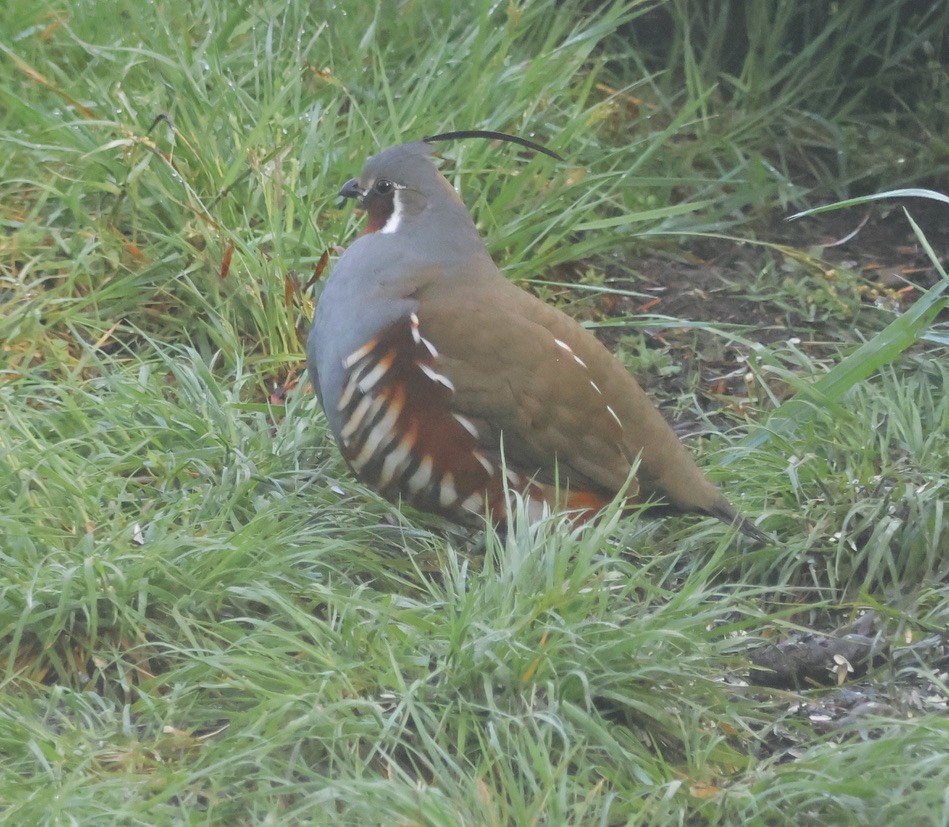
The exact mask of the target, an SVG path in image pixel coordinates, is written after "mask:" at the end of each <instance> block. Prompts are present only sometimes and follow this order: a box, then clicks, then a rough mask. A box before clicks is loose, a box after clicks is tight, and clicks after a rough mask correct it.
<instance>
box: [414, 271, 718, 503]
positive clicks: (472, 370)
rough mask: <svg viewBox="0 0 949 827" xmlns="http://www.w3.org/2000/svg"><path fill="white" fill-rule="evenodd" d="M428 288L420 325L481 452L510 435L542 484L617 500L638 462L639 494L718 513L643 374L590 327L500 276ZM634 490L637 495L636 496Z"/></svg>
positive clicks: (513, 455)
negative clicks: (639, 379)
mask: <svg viewBox="0 0 949 827" xmlns="http://www.w3.org/2000/svg"><path fill="white" fill-rule="evenodd" d="M471 285H472V286H470V287H466V286H463V285H462V286H460V287H455V286H454V284H453V286H452V288H450V289H449V288H446V287H445V285H444V283H443V282H435V283H432V284H431V285H429V286H428V288H427V289H426V291H425V293H424V294H423V295H420V296H419V298H420V301H421V307H422V308H424V313H423V317H422V318H421V329H422V330H423V331H424V332H425V335H426V336H428V337H429V338H430V339H431V340H432V341H433V342H434V343H435V346H436V347H437V348H438V349H439V352H440V360H439V365H440V368H439V369H440V370H441V371H442V372H443V373H444V374H445V375H446V376H448V377H450V379H451V381H452V383H453V385H454V387H455V393H454V397H453V401H452V404H453V406H454V407H455V409H456V410H457V411H458V412H459V413H462V414H463V415H464V416H466V417H468V418H470V419H472V420H473V421H475V422H477V423H478V425H479V429H480V431H481V433H482V441H481V444H482V447H483V448H484V449H485V450H491V448H492V446H491V445H490V444H488V441H489V440H486V439H485V437H487V436H490V440H495V450H496V440H497V439H498V435H499V434H500V433H501V432H503V434H504V450H505V455H506V459H507V461H508V462H509V463H510V464H511V465H512V466H513V467H515V468H517V470H518V471H520V472H522V473H524V474H528V475H530V474H532V473H537V474H539V475H540V477H539V478H541V479H543V480H544V481H546V482H550V481H552V480H553V477H554V474H555V470H556V472H557V473H559V479H560V483H561V485H563V484H564V483H566V484H568V485H569V486H570V487H571V488H575V489H576V488H590V489H592V490H595V491H599V492H602V493H605V494H606V495H607V496H611V495H612V494H613V493H615V492H616V491H618V490H619V489H620V487H621V486H622V485H623V484H624V483H625V481H626V479H627V476H628V474H629V471H630V467H631V463H632V462H633V460H634V459H635V458H636V457H637V456H640V457H641V460H640V462H641V464H640V471H639V481H640V484H641V486H642V493H643V495H644V496H645V495H651V494H653V493H658V494H660V495H663V496H664V497H666V499H667V500H668V501H669V502H671V503H672V504H673V505H674V506H676V507H677V508H681V509H683V510H698V511H705V512H707V513H712V509H713V508H715V507H719V506H720V505H721V503H722V502H724V499H723V497H722V495H721V493H720V492H719V491H718V489H717V488H715V486H713V485H712V484H711V483H709V482H708V480H706V479H705V477H704V475H703V474H702V472H701V471H700V470H699V468H698V467H697V466H696V464H695V462H694V461H693V460H692V457H691V455H690V454H689V453H688V451H687V450H686V449H685V447H684V446H683V445H682V443H681V442H680V441H679V440H678V438H677V437H676V436H675V433H674V432H673V431H672V429H671V428H670V427H669V425H668V423H666V421H665V420H664V419H663V417H662V415H661V414H660V413H659V412H658V411H657V410H656V408H655V406H654V405H653V404H652V401H651V400H650V399H649V397H648V396H647V395H646V394H645V392H644V391H643V390H642V389H641V388H640V387H639V385H638V384H637V383H636V381H635V380H634V379H633V378H632V376H630V375H629V373H627V372H626V370H625V369H624V368H623V367H622V366H621V365H620V364H619V363H618V362H617V361H616V359H614V358H613V356H612V355H611V354H610V353H609V351H607V350H606V348H605V347H603V345H601V344H600V343H599V342H598V341H597V340H596V338H595V337H594V336H592V334H590V333H589V332H587V331H585V330H583V329H582V328H581V327H580V326H579V325H578V324H577V323H576V322H575V321H573V320H572V319H570V318H569V317H568V316H566V315H565V314H563V313H562V312H560V311H559V310H556V309H555V308H552V307H550V306H549V305H547V304H545V303H544V302H542V301H540V300H538V299H536V298H534V297H533V296H531V295H530V294H528V293H526V292H525V291H523V290H521V289H520V288H518V287H516V286H514V285H513V284H511V283H510V282H508V281H507V280H506V279H504V278H503V276H501V275H500V274H497V280H492V285H491V286H492V289H491V291H490V292H489V293H488V294H489V295H491V296H492V297H493V299H494V303H493V304H492V305H491V306H487V305H485V303H484V301H483V297H484V295H485V294H486V293H485V291H484V284H483V282H482V283H480V284H478V283H477V281H475V280H472V282H471ZM636 493H637V492H635V491H631V492H630V494H636Z"/></svg>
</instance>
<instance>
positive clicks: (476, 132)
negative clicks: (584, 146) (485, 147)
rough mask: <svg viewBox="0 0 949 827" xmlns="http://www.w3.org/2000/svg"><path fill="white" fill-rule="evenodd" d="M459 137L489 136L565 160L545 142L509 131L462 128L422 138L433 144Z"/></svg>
mask: <svg viewBox="0 0 949 827" xmlns="http://www.w3.org/2000/svg"><path fill="white" fill-rule="evenodd" d="M459 138H487V139H488V140H489V141H507V143H509V144H519V145H520V146H525V147H527V148H528V149H533V150H534V151H535V152H543V153H544V155H549V156H550V157H551V158H556V159H557V160H558V161H563V158H561V157H560V156H559V155H558V154H557V153H556V152H554V151H553V150H552V149H547V147H545V146H544V145H543V144H538V143H535V142H534V141H529V140H528V139H527V138H522V137H521V136H520V135H508V134H507V132H492V131H491V130H488V129H460V130H458V131H457V132H442V133H440V134H438V135H429V136H428V137H427V138H422V140H423V141H424V142H425V143H427V144H432V143H435V142H436V141H454V140H457V139H459Z"/></svg>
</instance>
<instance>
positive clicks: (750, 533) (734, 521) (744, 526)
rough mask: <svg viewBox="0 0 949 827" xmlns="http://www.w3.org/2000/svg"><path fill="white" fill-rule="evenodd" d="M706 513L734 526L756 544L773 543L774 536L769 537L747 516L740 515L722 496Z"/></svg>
mask: <svg viewBox="0 0 949 827" xmlns="http://www.w3.org/2000/svg"><path fill="white" fill-rule="evenodd" d="M708 513H709V514H710V515H711V516H713V517H715V518H717V519H719V520H721V521H722V522H723V523H728V524H729V525H733V526H735V527H736V528H737V529H738V530H739V531H740V532H741V533H742V534H744V535H745V536H746V537H748V538H749V539H751V540H754V541H755V543H756V544H757V545H758V546H765V545H772V546H773V545H774V544H775V542H776V541H775V539H774V537H769V536H768V535H767V534H765V533H764V532H763V531H762V530H761V529H760V528H758V526H756V525H755V524H754V523H753V522H751V520H749V519H748V518H747V517H742V516H741V514H739V513H738V512H737V511H735V509H734V508H733V507H732V505H731V503H729V502H728V501H727V500H725V499H724V498H723V499H722V502H720V503H716V504H715V505H714V506H713V507H712V508H710V509H709V510H708Z"/></svg>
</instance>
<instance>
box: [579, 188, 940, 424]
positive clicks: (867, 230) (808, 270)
mask: <svg viewBox="0 0 949 827" xmlns="http://www.w3.org/2000/svg"><path fill="white" fill-rule="evenodd" d="M908 209H909V210H910V214H911V215H912V217H913V219H914V220H915V221H916V222H917V224H918V225H919V226H920V228H921V230H922V231H923V234H924V236H925V237H926V239H927V240H928V242H929V244H930V245H931V246H932V248H933V250H934V251H935V253H936V255H937V257H938V259H939V260H940V262H941V263H942V264H943V266H946V263H947V262H949V207H946V205H944V204H941V203H938V202H930V201H924V200H914V201H913V202H912V203H911V204H910V205H909V207H908ZM755 239H756V240H755V241H751V242H746V243H740V242H735V241H732V240H720V239H707V238H701V239H686V244H685V246H684V247H680V248H677V249H675V250H671V249H670V251H669V252H658V253H657V252H649V253H646V254H645V255H642V256H639V257H637V259H636V261H635V262H634V264H633V265H632V266H631V267H630V266H627V265H621V264H619V263H618V262H616V261H615V260H600V261H597V262H595V266H596V267H597V268H598V269H599V270H600V271H601V272H603V273H604V274H605V283H606V285H607V286H608V287H610V288H618V289H620V290H624V291H629V292H630V293H632V294H635V296H636V297H632V296H629V297H628V296H619V297H617V296H613V295H606V296H600V298H598V299H597V300H596V307H595V308H587V309H586V310H585V312H581V313H580V314H579V315H586V316H587V317H588V318H594V319H599V320H603V319H604V318H605V319H614V320H615V319H617V318H618V317H622V318H627V319H631V320H634V321H635V320H636V319H637V317H638V318H639V319H640V320H641V319H642V318H643V314H644V313H648V314H653V315H654V317H657V318H656V324H655V325H654V326H653V325H650V326H648V327H647V328H646V329H645V347H646V348H648V349H661V350H664V351H665V352H666V353H667V354H668V362H669V365H670V366H671V368H670V369H669V370H665V371H663V370H658V371H657V370H654V369H651V368H650V366H649V365H650V361H653V360H650V359H649V358H642V356H643V355H642V354H639V358H640V361H641V362H642V363H643V366H642V367H638V368H637V367H634V372H635V373H636V374H637V376H638V377H639V379H640V381H641V383H642V384H643V385H644V387H645V388H646V389H647V390H648V391H649V392H650V393H651V394H652V395H653V397H654V398H655V399H656V400H657V402H658V403H659V405H660V407H663V408H667V407H668V404H669V403H670V402H671V401H672V400H675V399H681V398H683V397H689V396H694V398H695V399H696V400H697V402H698V404H699V405H700V406H701V407H702V408H703V409H704V412H705V413H706V414H712V415H713V416H714V418H715V419H718V420H721V421H719V422H717V423H716V424H717V425H725V424H726V423H727V422H728V421H729V420H731V421H734V419H736V418H737V419H749V420H753V419H758V418H760V415H761V413H762V411H761V409H762V408H767V407H770V405H771V404H772V403H771V402H770V401H769V400H767V399H762V398H760V390H759V389H757V388H756V386H755V382H754V381H753V378H752V377H751V376H750V374H749V370H748V361H747V360H748V358H749V350H750V348H749V347H748V346H747V345H746V344H742V343H741V341H740V339H741V338H744V339H746V340H751V341H754V342H758V343H761V344H774V343H776V342H782V341H791V342H793V343H794V346H795V347H798V348H800V349H801V350H804V351H805V352H807V353H808V355H809V356H811V358H815V359H821V358H826V359H831V360H832V359H834V358H835V357H836V356H837V353H838V349H839V347H840V345H841V344H847V343H850V342H854V341H857V337H856V331H857V330H861V331H863V333H864V334H865V335H866V334H867V333H870V332H873V331H875V330H879V329H880V328H882V327H883V326H884V325H885V324H887V323H888V322H889V321H891V320H892V318H893V317H894V315H895V313H897V312H900V311H902V310H905V308H906V307H908V306H909V305H910V304H912V302H913V301H914V300H915V299H916V298H918V297H919V296H920V295H921V294H922V292H923V291H924V290H926V289H928V288H929V287H931V286H932V285H933V284H935V283H936V282H937V281H938V280H939V274H938V273H937V272H936V269H935V268H934V267H933V265H932V263H931V262H930V260H929V258H928V257H927V255H926V253H925V251H924V249H923V247H922V245H921V243H920V242H919V240H918V239H917V238H916V235H915V233H914V231H913V229H912V227H911V225H910V223H909V221H908V220H907V217H906V214H905V213H904V211H903V210H902V209H899V208H893V207H890V206H881V205H879V204H874V205H871V206H869V207H862V208H850V209H844V210H838V211H835V212H828V213H823V214H820V215H816V216H810V217H807V218H803V219H800V220H796V221H784V220H782V221H780V222H778V223H774V224H771V225H768V226H764V227H760V228H758V229H757V231H756V232H755ZM584 266H586V265H584ZM579 272H580V268H574V273H573V274H566V273H565V274H564V275H565V276H566V278H565V279H564V280H567V279H569V278H570V276H571V275H574V277H576V274H578V273H579ZM763 274H764V275H763ZM795 290H797V295H796V296H795V293H794V291H795ZM650 297H651V298H650ZM795 299H797V301H795ZM658 317H670V318H671V319H673V320H674V319H680V320H683V321H685V322H708V323H709V324H710V325H713V326H715V327H716V328H718V329H719V330H722V329H726V330H731V331H734V333H735V334H736V340H735V341H728V339H727V338H723V337H722V336H719V335H716V334H714V333H711V332H709V331H707V330H703V329H702V328H701V327H698V328H696V327H689V326H686V325H682V326H676V324H675V322H674V321H668V320H667V319H666V318H658ZM874 317H875V318H874ZM637 327H638V325H637ZM631 332H634V329H633V328H632V327H622V326H620V327H602V328H600V329H599V330H598V331H597V333H598V335H599V336H600V338H601V339H603V341H604V342H605V343H606V344H607V345H608V346H609V347H610V348H611V349H612V350H614V351H620V352H621V353H622V351H623V350H624V348H626V347H627V346H628V341H626V337H628V336H629V334H630V333H631ZM633 346H634V348H635V344H634V345H633ZM635 355H636V354H634V356H635ZM647 356H648V354H647ZM837 358H839V357H837ZM769 390H770V391H771V392H772V393H776V394H777V395H778V397H779V399H780V398H781V397H783V396H784V395H787V394H789V393H790V390H787V391H785V390H784V389H782V387H781V386H780V383H777V384H776V385H774V386H772V385H771V384H769ZM673 418H675V419H677V420H680V424H681V425H682V427H681V430H685V431H688V430H691V429H692V428H693V427H694V420H695V418H696V417H695V414H694V413H693V414H691V416H690V415H689V414H687V413H683V412H682V411H679V412H674V417H673ZM683 419H684V420H686V421H684V422H681V421H682V420H683ZM689 419H692V420H693V423H689V422H688V421H687V420H689Z"/></svg>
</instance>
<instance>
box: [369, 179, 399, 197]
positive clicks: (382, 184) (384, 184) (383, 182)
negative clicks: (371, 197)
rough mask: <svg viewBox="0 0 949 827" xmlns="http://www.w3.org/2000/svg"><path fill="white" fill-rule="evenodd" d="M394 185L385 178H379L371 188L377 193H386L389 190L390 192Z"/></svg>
mask: <svg viewBox="0 0 949 827" xmlns="http://www.w3.org/2000/svg"><path fill="white" fill-rule="evenodd" d="M394 186H395V184H393V183H392V182H391V181H388V180H387V179H385V178H380V179H379V180H378V181H376V183H375V185H374V186H373V189H374V190H375V191H376V192H378V193H379V195H388V194H389V193H390V192H392V189H393V187H394Z"/></svg>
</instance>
